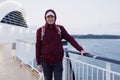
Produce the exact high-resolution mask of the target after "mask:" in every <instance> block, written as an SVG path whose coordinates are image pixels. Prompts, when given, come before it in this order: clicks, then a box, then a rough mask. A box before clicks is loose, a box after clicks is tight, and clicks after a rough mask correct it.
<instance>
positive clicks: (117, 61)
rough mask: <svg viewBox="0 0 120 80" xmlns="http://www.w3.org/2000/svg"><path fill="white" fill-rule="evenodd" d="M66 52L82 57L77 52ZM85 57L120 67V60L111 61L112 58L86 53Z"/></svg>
mask: <svg viewBox="0 0 120 80" xmlns="http://www.w3.org/2000/svg"><path fill="white" fill-rule="evenodd" d="M65 51H66V52H68V53H73V54H77V55H80V52H76V51H72V50H65ZM83 56H86V57H89V58H93V59H97V60H102V61H107V62H110V63H115V64H118V65H120V60H116V59H111V58H107V57H102V56H98V55H93V54H90V53H84V55H83Z"/></svg>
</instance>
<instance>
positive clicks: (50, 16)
mask: <svg viewBox="0 0 120 80" xmlns="http://www.w3.org/2000/svg"><path fill="white" fill-rule="evenodd" d="M54 17H55V16H52V15H49V16H47V17H46V18H54Z"/></svg>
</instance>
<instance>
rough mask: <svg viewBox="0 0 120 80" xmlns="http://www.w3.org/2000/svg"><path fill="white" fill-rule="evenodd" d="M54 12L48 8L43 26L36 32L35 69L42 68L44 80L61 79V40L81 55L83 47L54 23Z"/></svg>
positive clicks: (62, 52) (62, 53)
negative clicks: (69, 44)
mask: <svg viewBox="0 0 120 80" xmlns="http://www.w3.org/2000/svg"><path fill="white" fill-rule="evenodd" d="M56 18H57V17H56V13H55V11H54V10H52V9H49V10H47V11H46V13H45V21H46V24H45V26H43V27H41V28H39V29H38V30H37V33H36V37H37V40H36V61H37V69H38V70H39V71H40V72H41V71H42V70H43V72H44V76H45V80H52V76H53V74H54V80H62V71H63V65H62V60H63V55H64V51H63V47H62V43H61V40H62V39H65V40H66V41H68V42H69V43H71V45H72V46H73V47H75V48H76V49H77V50H78V51H80V53H81V55H83V53H85V52H84V50H83V48H82V47H81V46H80V45H79V44H78V43H77V42H76V41H75V39H74V38H73V37H72V36H70V35H69V34H68V32H67V31H66V30H65V28H64V27H63V26H61V25H56V24H55V22H56Z"/></svg>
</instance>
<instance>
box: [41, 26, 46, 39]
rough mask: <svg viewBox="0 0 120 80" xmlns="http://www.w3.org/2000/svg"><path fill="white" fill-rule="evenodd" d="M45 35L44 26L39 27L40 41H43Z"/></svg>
mask: <svg viewBox="0 0 120 80" xmlns="http://www.w3.org/2000/svg"><path fill="white" fill-rule="evenodd" d="M44 34H45V26H42V27H41V40H43V36H44Z"/></svg>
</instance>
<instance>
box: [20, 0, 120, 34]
mask: <svg viewBox="0 0 120 80" xmlns="http://www.w3.org/2000/svg"><path fill="white" fill-rule="evenodd" d="M18 1H19V2H21V3H22V4H23V6H24V8H25V12H26V16H27V20H28V22H29V24H30V25H31V26H37V27H40V26H42V25H44V24H45V20H44V13H45V11H46V10H47V9H54V10H55V11H56V13H57V22H56V23H57V24H61V25H63V26H64V27H65V28H66V29H67V31H68V32H69V33H70V34H117V35H120V0H18Z"/></svg>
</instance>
